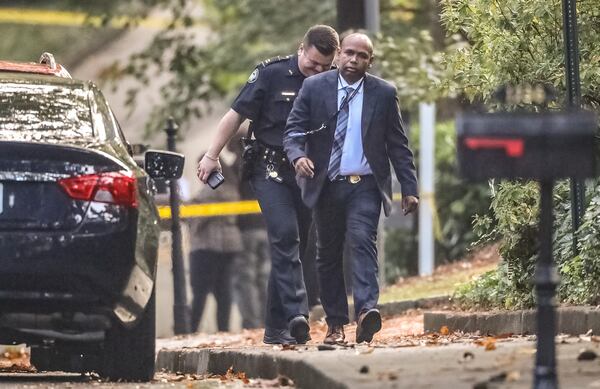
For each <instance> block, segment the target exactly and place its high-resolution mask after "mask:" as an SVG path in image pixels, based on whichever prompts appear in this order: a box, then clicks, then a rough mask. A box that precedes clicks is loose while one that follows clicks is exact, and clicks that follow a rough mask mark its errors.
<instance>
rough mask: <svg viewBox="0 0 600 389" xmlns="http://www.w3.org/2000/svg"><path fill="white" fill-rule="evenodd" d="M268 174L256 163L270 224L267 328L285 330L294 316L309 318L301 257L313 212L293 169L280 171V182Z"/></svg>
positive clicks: (255, 181)
mask: <svg viewBox="0 0 600 389" xmlns="http://www.w3.org/2000/svg"><path fill="white" fill-rule="evenodd" d="M265 171H266V168H265V165H264V164H261V163H257V166H255V168H254V169H253V172H252V174H251V176H250V185H251V186H252V189H253V190H254V194H255V196H256V198H257V199H258V202H259V204H260V208H261V211H262V214H263V217H264V218H265V221H266V224H267V233H268V235H269V246H270V251H271V273H270V276H269V283H268V292H267V309H266V319H265V325H266V327H267V328H273V329H286V328H287V327H288V321H289V320H290V319H291V318H293V317H294V316H298V315H304V316H306V317H308V302H307V297H306V289H305V286H304V277H303V274H302V263H301V257H302V256H303V255H304V251H305V250H306V241H307V237H308V232H309V228H310V224H311V211H310V210H309V209H308V208H307V207H306V206H305V205H304V203H303V202H302V199H301V197H300V188H298V186H297V184H296V181H295V178H294V172H293V170H292V168H291V167H289V166H282V167H281V168H279V170H278V173H279V176H280V177H282V178H283V182H281V183H278V182H275V181H274V180H272V179H267V178H266V177H265Z"/></svg>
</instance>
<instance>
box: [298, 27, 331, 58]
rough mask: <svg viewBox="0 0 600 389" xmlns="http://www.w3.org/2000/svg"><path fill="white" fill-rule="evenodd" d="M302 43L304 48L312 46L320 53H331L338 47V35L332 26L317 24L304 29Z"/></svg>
mask: <svg viewBox="0 0 600 389" xmlns="http://www.w3.org/2000/svg"><path fill="white" fill-rule="evenodd" d="M302 44H303V45H304V47H305V48H306V49H308V48H309V47H310V46H314V47H315V48H316V49H317V50H319V52H320V53H321V54H323V55H331V54H333V53H334V52H335V51H336V50H337V49H338V48H339V47H340V37H339V36H338V33H337V32H335V30H334V29H333V28H332V27H330V26H327V25H324V24H317V25H316V26H312V27H311V28H309V29H308V31H306V34H305V35H304V39H303V40H302Z"/></svg>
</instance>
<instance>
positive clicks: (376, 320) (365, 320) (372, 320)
mask: <svg viewBox="0 0 600 389" xmlns="http://www.w3.org/2000/svg"><path fill="white" fill-rule="evenodd" d="M379 330H381V315H380V314H379V311H378V310H377V309H375V308H373V309H369V310H368V311H364V312H363V313H361V314H360V315H359V316H358V325H357V326H356V343H362V342H370V341H372V340H373V335H374V334H375V333H376V332H378V331H379Z"/></svg>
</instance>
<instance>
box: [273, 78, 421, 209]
mask: <svg viewBox="0 0 600 389" xmlns="http://www.w3.org/2000/svg"><path fill="white" fill-rule="evenodd" d="M363 87H364V89H363V93H364V94H363V109H362V139H363V150H364V154H365V157H366V158H367V161H368V162H369V165H370V166H371V169H372V170H373V175H374V176H375V180H376V182H377V186H378V188H379V191H380V193H381V198H382V201H383V209H384V212H385V214H386V216H388V215H389V214H390V212H391V206H392V179H391V171H390V161H391V163H392V165H393V166H394V171H395V172H396V177H398V181H399V182H400V185H401V186H402V195H404V196H408V195H411V196H417V195H418V189H417V178H416V174H415V165H414V163H413V154H412V152H411V151H410V149H409V148H408V139H407V138H406V134H405V132H404V128H403V122H402V118H401V117H400V111H399V108H398V97H397V95H396V88H395V87H394V86H393V85H391V84H390V83H388V82H386V81H384V80H382V79H380V78H378V77H375V76H373V75H371V74H368V73H367V74H366V75H365V81H364V84H363ZM337 89H338V71H337V70H330V71H327V72H324V73H320V74H317V75H315V76H312V77H309V78H307V79H306V80H305V81H304V84H303V85H302V89H300V92H299V93H298V97H297V98H296V101H295V102H294V107H293V108H292V112H291V113H290V116H289V117H288V120H287V125H286V128H285V135H284V138H283V146H284V149H285V151H286V153H287V155H288V158H289V160H290V161H296V160H297V159H298V158H300V157H308V158H309V159H311V160H312V161H313V162H314V164H315V176H314V177H313V178H306V177H297V181H298V185H299V186H300V188H301V189H302V199H303V200H304V202H305V203H306V205H307V206H309V207H311V208H312V207H314V206H315V204H316V203H317V200H318V198H319V195H320V193H321V190H322V188H323V184H324V183H325V180H326V179H327V168H328V166H329V157H330V155H331V147H332V144H333V134H334V132H335V127H336V120H337V119H336V118H335V117H333V115H334V114H335V113H336V111H337ZM328 120H329V121H328ZM326 121H328V122H327V124H328V129H326V130H323V131H321V132H318V133H315V134H311V135H308V136H305V137H295V138H294V137H290V136H289V135H290V134H297V133H300V132H303V131H306V130H312V129H317V128H319V127H320V126H321V124H322V123H324V122H326Z"/></svg>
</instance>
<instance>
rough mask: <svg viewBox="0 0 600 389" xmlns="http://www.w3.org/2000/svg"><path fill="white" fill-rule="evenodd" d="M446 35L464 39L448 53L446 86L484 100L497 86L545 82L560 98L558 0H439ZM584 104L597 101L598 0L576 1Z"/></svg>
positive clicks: (562, 84)
mask: <svg viewBox="0 0 600 389" xmlns="http://www.w3.org/2000/svg"><path fill="white" fill-rule="evenodd" d="M442 5H443V10H442V15H441V19H442V22H443V23H444V25H445V27H446V29H447V32H448V34H450V35H457V36H461V37H462V38H463V39H464V43H463V44H462V45H459V46H457V47H456V49H455V50H453V51H449V52H448V53H447V55H446V56H445V63H446V65H447V66H448V68H449V71H450V74H451V75H452V77H451V78H449V79H447V80H446V84H445V86H446V88H448V89H449V90H457V91H458V92H459V93H464V94H465V95H466V96H467V97H469V98H470V99H471V100H475V99H482V100H483V101H485V102H488V101H489V100H490V97H491V94H492V92H493V91H494V90H495V89H496V88H497V87H498V86H500V85H503V84H519V83H547V84H550V85H553V86H554V87H555V88H556V89H557V90H558V91H559V92H560V96H561V97H564V96H565V73H564V71H565V67H564V46H563V30H562V11H561V1H560V0H550V1H548V0H532V1H521V0H505V1H499V0H443V1H442ZM577 12H578V16H579V19H578V29H579V44H580V54H581V56H580V62H581V91H582V98H583V103H584V105H587V106H590V107H594V108H598V107H599V103H600V98H599V96H600V72H598V58H600V47H598V44H597V42H598V40H599V39H600V28H599V26H600V22H599V20H600V18H599V16H600V1H598V0H589V1H580V2H578V4H577Z"/></svg>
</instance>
